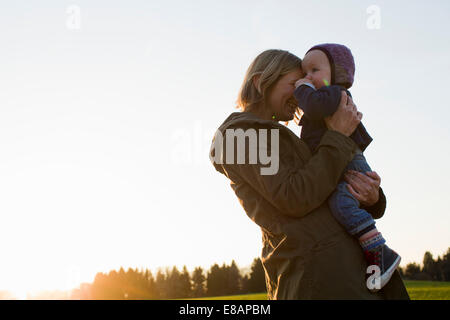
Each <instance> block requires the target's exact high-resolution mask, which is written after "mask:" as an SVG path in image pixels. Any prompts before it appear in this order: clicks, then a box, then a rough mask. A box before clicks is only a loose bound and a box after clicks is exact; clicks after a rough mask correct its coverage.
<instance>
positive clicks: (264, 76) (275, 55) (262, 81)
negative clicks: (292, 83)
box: [236, 49, 302, 111]
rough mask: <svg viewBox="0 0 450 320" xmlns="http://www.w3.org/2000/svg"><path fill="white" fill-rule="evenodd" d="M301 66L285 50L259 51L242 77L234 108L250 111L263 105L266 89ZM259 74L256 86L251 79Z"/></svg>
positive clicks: (298, 61)
mask: <svg viewBox="0 0 450 320" xmlns="http://www.w3.org/2000/svg"><path fill="white" fill-rule="evenodd" d="M301 67H302V60H301V59H300V58H299V57H297V56H295V55H293V54H292V53H290V52H288V51H285V50H276V49H270V50H266V51H264V52H262V53H260V54H259V55H258V56H257V57H256V58H255V60H253V62H252V63H251V64H250V66H249V67H248V69H247V72H246V74H245V77H244V82H243V83H242V86H241V88H240V90H239V94H238V99H237V101H236V104H237V106H236V108H239V109H241V111H252V110H254V109H255V108H256V107H258V106H260V104H261V102H263V103H262V105H263V106H264V102H265V99H266V98H267V95H268V91H269V90H270V88H271V87H272V86H273V85H274V84H275V83H276V82H277V80H278V79H279V78H280V77H281V76H283V75H285V74H287V73H289V72H291V71H293V70H295V69H298V68H301ZM256 76H259V81H258V85H257V87H256V86H255V85H254V83H253V79H254V78H255V77H256Z"/></svg>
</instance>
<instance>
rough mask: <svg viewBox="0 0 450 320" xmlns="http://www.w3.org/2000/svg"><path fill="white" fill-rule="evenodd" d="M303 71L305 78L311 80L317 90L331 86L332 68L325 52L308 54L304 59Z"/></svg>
mask: <svg viewBox="0 0 450 320" xmlns="http://www.w3.org/2000/svg"><path fill="white" fill-rule="evenodd" d="M302 69H303V72H304V74H305V78H306V79H308V80H310V81H311V82H312V84H313V85H314V86H315V87H316V89H319V88H321V87H323V86H324V85H327V84H331V83H330V82H331V66H330V62H329V61H328V58H327V55H326V54H325V53H324V52H323V51H321V50H312V51H310V52H308V53H307V54H306V55H305V57H304V58H303V61H302Z"/></svg>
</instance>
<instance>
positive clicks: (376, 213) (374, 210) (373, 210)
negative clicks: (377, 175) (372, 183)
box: [363, 187, 386, 219]
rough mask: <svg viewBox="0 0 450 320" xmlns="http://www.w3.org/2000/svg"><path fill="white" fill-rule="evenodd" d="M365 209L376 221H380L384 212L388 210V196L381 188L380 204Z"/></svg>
mask: <svg viewBox="0 0 450 320" xmlns="http://www.w3.org/2000/svg"><path fill="white" fill-rule="evenodd" d="M363 209H365V210H366V211H367V212H369V213H370V214H371V215H372V217H373V218H374V219H380V218H381V217H382V216H383V215H384V211H385V210H386V196H385V195H384V192H383V189H381V187H380V195H379V198H378V202H377V203H375V204H374V205H372V206H370V207H363Z"/></svg>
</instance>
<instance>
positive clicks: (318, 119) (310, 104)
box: [294, 84, 373, 152]
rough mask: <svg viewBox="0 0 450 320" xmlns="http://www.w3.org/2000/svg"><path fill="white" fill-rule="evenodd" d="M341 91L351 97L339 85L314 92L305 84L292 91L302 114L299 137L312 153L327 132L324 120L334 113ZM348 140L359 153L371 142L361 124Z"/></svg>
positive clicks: (324, 87)
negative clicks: (354, 145) (350, 140)
mask: <svg viewBox="0 0 450 320" xmlns="http://www.w3.org/2000/svg"><path fill="white" fill-rule="evenodd" d="M342 90H345V91H346V92H347V94H348V95H349V96H350V97H351V93H350V92H349V91H348V90H347V89H345V88H344V87H342V86H339V85H331V86H323V87H322V88H320V89H318V90H315V89H313V88H312V87H310V86H309V85H307V84H302V85H300V86H299V87H297V88H296V89H295V91H294V97H295V99H297V101H298V104H299V107H300V109H302V110H303V112H304V114H303V116H302V118H301V119H300V123H299V125H300V126H302V132H301V135H300V137H301V139H302V140H303V141H305V142H306V144H307V145H308V146H309V148H310V149H311V151H312V152H314V151H315V150H316V147H317V146H318V145H319V143H320V140H321V139H322V136H323V135H324V133H325V132H326V131H327V130H328V128H327V126H326V124H325V121H324V118H325V117H328V116H331V115H332V114H333V113H335V112H336V110H337V108H338V106H339V102H340V100H341V91H342ZM350 138H351V139H352V140H353V141H354V142H355V143H356V145H357V146H358V147H359V148H360V149H361V151H364V150H365V149H366V148H367V146H368V145H369V144H370V143H371V142H372V140H373V139H372V137H371V136H370V135H369V133H368V132H367V130H366V128H365V127H364V125H363V124H362V122H360V123H359V125H358V127H357V128H356V130H355V131H354V132H353V133H352V135H351V136H350Z"/></svg>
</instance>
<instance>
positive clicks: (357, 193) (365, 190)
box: [344, 170, 381, 207]
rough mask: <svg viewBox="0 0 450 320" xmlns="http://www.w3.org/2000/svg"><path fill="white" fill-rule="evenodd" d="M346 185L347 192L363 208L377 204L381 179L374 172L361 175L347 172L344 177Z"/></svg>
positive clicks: (351, 171)
mask: <svg viewBox="0 0 450 320" xmlns="http://www.w3.org/2000/svg"><path fill="white" fill-rule="evenodd" d="M344 179H345V181H347V183H348V190H349V191H350V193H351V194H352V195H353V196H354V197H355V198H356V199H357V200H358V201H359V203H360V204H361V205H363V206H365V207H370V206H372V205H374V204H375V203H377V202H378V199H379V196H380V183H381V178H380V176H379V175H378V174H377V173H376V172H375V171H368V172H366V174H363V173H361V172H358V171H353V170H349V171H347V172H346V173H345V175H344Z"/></svg>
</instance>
